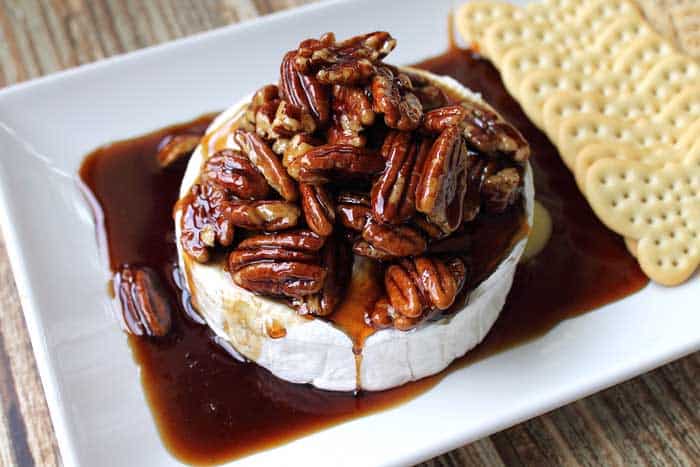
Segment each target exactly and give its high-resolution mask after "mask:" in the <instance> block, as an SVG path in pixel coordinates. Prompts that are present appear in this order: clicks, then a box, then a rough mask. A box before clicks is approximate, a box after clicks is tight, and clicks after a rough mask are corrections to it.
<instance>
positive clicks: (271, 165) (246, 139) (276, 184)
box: [233, 130, 298, 201]
mask: <svg viewBox="0 0 700 467" xmlns="http://www.w3.org/2000/svg"><path fill="white" fill-rule="evenodd" d="M233 139H234V141H235V142H236V144H238V146H239V147H240V148H241V150H242V151H243V153H244V154H245V155H246V156H248V159H250V162H252V163H253V165H255V167H257V169H258V170H259V171H260V173H262V174H263V177H265V180H267V183H268V184H269V185H270V186H271V187H272V188H273V189H274V190H275V191H276V192H277V193H279V194H280V195H281V196H282V198H284V199H285V200H287V201H295V200H296V199H297V197H298V192H297V187H296V184H295V183H294V180H292V179H291V178H290V177H289V174H288V173H287V171H286V170H284V167H283V166H282V163H281V162H280V160H279V159H278V158H277V156H276V155H275V153H274V152H272V150H271V149H270V147H269V146H268V145H267V144H266V143H265V141H263V140H262V139H261V138H260V137H259V136H258V135H256V134H254V133H250V132H247V131H241V130H236V131H235V132H234V134H233Z"/></svg>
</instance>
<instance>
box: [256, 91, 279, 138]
mask: <svg viewBox="0 0 700 467" xmlns="http://www.w3.org/2000/svg"><path fill="white" fill-rule="evenodd" d="M280 102H281V101H280V100H279V99H275V100H272V101H269V102H265V103H264V104H262V105H261V106H260V107H259V108H258V110H257V111H256V112H255V117H254V124H255V133H257V134H258V136H260V137H261V138H264V139H267V140H277V139H278V138H280V134H279V133H278V132H277V130H275V123H276V122H275V117H276V116H277V110H278V109H279V107H280Z"/></svg>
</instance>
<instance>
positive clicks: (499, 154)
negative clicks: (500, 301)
mask: <svg viewBox="0 0 700 467" xmlns="http://www.w3.org/2000/svg"><path fill="white" fill-rule="evenodd" d="M395 45H396V41H395V40H394V39H393V38H392V37H391V35H389V34H388V33H386V32H373V33H370V34H365V35H362V36H357V37H353V38H351V39H348V40H345V41H342V42H338V41H336V39H335V36H334V35H333V34H331V33H328V34H325V35H323V36H322V37H321V38H320V39H308V40H305V41H303V42H302V43H301V44H300V45H299V47H298V48H297V49H296V50H292V51H290V52H288V53H287V54H285V56H284V58H283V60H282V64H281V67H280V82H279V85H277V86H275V85H267V86H264V87H263V88H261V89H260V90H258V91H257V92H256V93H255V95H254V97H253V99H252V100H251V102H250V104H249V106H248V109H247V111H246V112H245V115H244V116H243V117H242V119H241V122H240V124H239V125H238V127H237V129H236V130H234V133H233V139H234V141H235V142H236V143H237V145H238V147H239V148H238V149H224V150H221V151H219V152H217V153H215V154H213V155H212V156H211V157H210V158H209V159H208V160H206V161H205V162H204V165H203V168H202V171H201V174H200V178H199V181H198V182H197V184H195V185H194V186H193V187H192V189H191V193H190V194H189V195H188V197H187V198H186V199H185V200H184V202H183V203H182V206H183V215H182V219H181V223H182V224H181V226H182V235H181V244H182V247H183V248H184V250H185V251H186V252H187V254H188V255H189V256H191V257H192V258H193V259H195V260H196V261H199V262H207V261H209V260H210V258H211V255H212V252H213V251H215V250H216V251H219V252H221V251H223V252H225V254H227V267H228V271H229V272H230V274H231V277H232V278H233V281H234V282H235V283H236V284H237V285H239V286H241V287H244V288H245V289H247V290H250V291H251V292H254V293H257V294H261V295H268V296H275V297H282V298H285V299H287V300H288V301H289V303H290V304H291V305H292V306H293V307H294V308H295V309H297V310H298V311H299V312H300V313H304V314H312V315H316V316H326V315H329V314H330V313H332V312H333V310H334V309H335V307H336V306H337V304H338V303H339V302H340V301H341V300H342V299H343V293H344V291H345V289H346V288H347V285H348V284H349V280H350V274H351V269H352V262H353V253H354V255H361V256H365V257H368V258H371V259H372V260H374V261H377V262H378V263H379V264H381V266H382V268H383V270H384V275H385V276H384V277H385V279H384V281H385V288H386V296H385V297H383V298H381V299H380V300H379V301H378V302H377V304H376V306H375V308H374V310H373V311H372V312H370V313H368V316H367V321H368V323H371V324H372V325H373V326H375V327H381V328H383V327H395V328H397V329H402V330H407V329H411V328H413V327H415V326H417V325H418V324H419V323H420V322H422V321H423V320H425V319H426V318H428V317H430V316H431V315H434V314H435V313H437V312H440V311H444V310H447V309H448V308H449V307H450V306H451V305H452V304H453V303H454V301H455V298H456V296H457V294H458V293H459V292H460V290H461V289H462V288H463V287H464V284H465V283H466V281H467V275H468V264H469V260H468V256H467V255H468V252H466V251H459V250H457V249H453V250H454V251H452V250H450V248H445V247H444V245H445V242H443V240H445V239H449V237H451V236H457V235H460V234H462V235H463V233H464V230H465V225H466V224H468V223H469V222H472V221H473V220H474V219H475V218H476V217H477V216H478V215H479V214H480V213H481V212H488V213H490V214H494V213H495V214H498V213H502V212H504V211H505V210H506V209H507V208H508V207H509V206H511V205H512V204H514V203H515V202H516V201H517V200H519V198H520V195H521V192H522V186H523V179H522V177H523V164H524V162H525V161H526V160H527V158H528V157H529V147H528V145H527V142H526V141H525V140H524V139H523V137H522V136H521V134H520V133H519V132H518V131H517V130H516V129H515V128H513V127H512V126H511V125H509V124H508V123H506V122H505V121H504V120H503V119H502V118H501V117H500V116H499V115H498V114H496V113H495V112H494V111H493V110H492V109H491V108H489V107H488V106H486V105H484V104H480V103H477V102H473V101H465V102H451V99H450V97H449V96H448V95H446V94H445V93H444V92H443V91H442V90H441V89H440V88H439V87H437V86H435V85H434V84H433V83H431V82H430V81H429V80H428V79H426V78H425V77H423V76H422V75H418V74H416V73H412V72H407V71H404V70H401V69H398V68H396V67H394V66H391V65H388V64H386V63H384V62H383V59H384V57H386V56H387V54H389V52H391V51H392V50H393V49H394V47H395ZM437 244H442V245H443V247H441V248H436V249H433V245H437Z"/></svg>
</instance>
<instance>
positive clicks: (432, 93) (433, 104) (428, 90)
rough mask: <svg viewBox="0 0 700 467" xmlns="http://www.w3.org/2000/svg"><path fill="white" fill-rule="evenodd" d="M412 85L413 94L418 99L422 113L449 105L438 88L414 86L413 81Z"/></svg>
mask: <svg viewBox="0 0 700 467" xmlns="http://www.w3.org/2000/svg"><path fill="white" fill-rule="evenodd" d="M411 81H413V78H411ZM413 84H414V86H413V94H415V95H416V97H418V100H419V101H420V103H421V105H422V106H423V111H424V112H427V111H429V110H433V109H437V108H438V107H444V106H446V105H447V104H448V103H449V99H448V98H447V96H446V95H445V93H444V92H443V91H442V89H440V88H439V87H437V86H433V85H430V84H429V85H426V86H420V87H419V86H416V85H415V84H416V83H415V81H413Z"/></svg>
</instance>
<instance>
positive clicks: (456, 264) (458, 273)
mask: <svg viewBox="0 0 700 467" xmlns="http://www.w3.org/2000/svg"><path fill="white" fill-rule="evenodd" d="M445 266H447V269H448V270H449V271H450V273H451V274H452V277H454V278H455V283H456V284H457V293H459V292H461V291H462V289H463V288H464V284H465V283H466V282H467V266H466V265H465V264H464V261H462V260H461V259H459V258H457V257H453V258H450V259H448V260H447V261H445Z"/></svg>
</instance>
